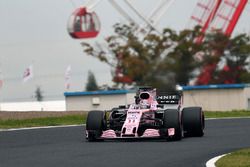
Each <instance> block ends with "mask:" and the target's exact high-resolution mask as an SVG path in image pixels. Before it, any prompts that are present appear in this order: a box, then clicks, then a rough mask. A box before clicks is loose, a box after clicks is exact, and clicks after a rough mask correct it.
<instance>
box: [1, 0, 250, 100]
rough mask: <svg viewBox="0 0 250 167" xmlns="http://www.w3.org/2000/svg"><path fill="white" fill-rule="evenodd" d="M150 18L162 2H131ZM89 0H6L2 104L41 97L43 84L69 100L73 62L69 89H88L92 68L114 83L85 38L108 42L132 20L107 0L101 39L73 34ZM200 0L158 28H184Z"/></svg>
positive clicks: (180, 6)
mask: <svg viewBox="0 0 250 167" xmlns="http://www.w3.org/2000/svg"><path fill="white" fill-rule="evenodd" d="M117 2H118V3H119V4H120V5H121V6H122V7H123V8H124V9H126V11H128V12H129V13H130V14H131V16H133V17H134V18H135V19H136V20H138V22H140V23H143V22H142V20H140V19H139V18H138V17H136V15H135V14H133V13H132V11H130V10H129V9H128V7H126V5H125V4H124V3H123V1H122V0H117ZM131 2H132V3H133V5H134V7H136V8H137V9H138V10H139V11H140V12H141V13H142V14H143V15H145V16H147V15H148V14H149V13H150V11H151V10H152V9H153V7H154V6H155V5H156V4H155V3H156V2H159V0H157V1H156V0H133V1H131ZM85 3H86V0H85V1H84V0H36V1H34V0H25V1H21V0H1V1H0V20H1V27H0V77H1V78H0V79H2V80H3V85H2V87H1V88H0V102H10V101H35V100H36V99H35V98H34V92H35V90H36V88H37V87H40V88H41V90H42V94H43V96H44V100H58V99H64V96H63V93H64V92H65V83H64V80H65V79H64V73H65V70H66V68H67V67H68V66H69V65H70V66H71V87H70V89H69V91H71V92H75V91H84V90H85V84H86V82H87V76H88V75H87V74H88V71H89V70H90V71H92V72H93V73H94V74H95V77H96V80H97V83H98V85H103V84H108V85H110V86H111V85H112V84H113V83H112V81H111V80H112V77H111V69H110V68H109V66H107V65H106V64H103V63H101V62H99V61H98V60H97V59H95V58H93V57H90V56H87V55H86V54H84V52H83V49H82V47H81V45H80V43H81V42H83V41H84V42H90V43H93V42H95V41H98V42H100V43H102V42H103V39H104V38H105V37H107V36H109V35H111V34H112V33H113V28H112V25H114V24H115V23H117V22H122V23H126V22H127V21H126V19H125V18H124V17H122V16H121V15H120V14H119V13H118V12H117V11H116V10H115V9H114V8H113V7H112V6H111V5H110V4H109V2H108V0H102V1H101V2H100V3H99V4H98V6H96V7H95V8H94V9H93V10H94V11H95V12H96V13H97V15H98V16H99V18H100V21H101V32H100V35H99V36H98V38H95V39H91V40H86V39H85V40H76V39H72V38H71V37H70V36H69V35H68V33H67V26H66V25H67V21H68V18H69V16H70V15H71V13H72V12H73V11H74V9H75V8H77V7H80V6H82V5H84V4H85ZM196 3H197V0H175V1H174V3H173V4H172V5H171V7H170V8H169V9H168V10H167V11H166V13H165V15H164V16H163V17H162V19H161V21H160V23H159V25H157V28H158V29H159V30H161V29H162V28H163V27H169V28H172V29H175V30H177V31H178V30H181V29H183V28H185V27H186V26H187V23H188V21H189V18H190V16H191V14H192V13H193V9H194V7H195V5H196ZM249 6H250V5H249V4H248V6H247V8H246V10H245V11H244V13H243V15H242V17H241V18H240V21H239V23H238V25H237V27H236V29H235V33H241V32H249V31H250V24H249V22H248V19H247V18H249V16H250V10H249V9H250V7H249ZM31 64H32V65H33V70H34V77H33V78H32V79H30V80H29V81H27V82H25V83H23V82H22V76H23V73H24V71H25V69H26V68H27V67H28V66H30V65H31Z"/></svg>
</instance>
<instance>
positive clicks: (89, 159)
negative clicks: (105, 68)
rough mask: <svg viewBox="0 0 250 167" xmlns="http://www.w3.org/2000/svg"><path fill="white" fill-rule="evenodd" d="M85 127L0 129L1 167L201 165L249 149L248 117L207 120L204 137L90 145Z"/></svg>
mask: <svg viewBox="0 0 250 167" xmlns="http://www.w3.org/2000/svg"><path fill="white" fill-rule="evenodd" d="M83 131H84V127H82V126H79V127H67V128H53V129H35V130H34V129H33V130H22V131H9V132H6V131H5V132H4V131H3V132H0V167H14V166H18V167H57V166H59V167H97V166H101V167H115V166H119V167H128V166H129V167H140V166H143V167H157V166H159V167H202V166H205V163H206V161H208V160H209V159H210V158H212V157H215V156H217V155H220V154H224V153H228V152H231V151H234V150H236V149H240V148H243V147H250V119H227V120H206V129H205V136H204V137H202V138H184V139H183V140H181V141H178V142H166V141H164V140H154V141H151V140H144V141H105V142H97V143H89V142H86V141H85V139H84V133H83Z"/></svg>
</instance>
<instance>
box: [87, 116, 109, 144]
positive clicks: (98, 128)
mask: <svg viewBox="0 0 250 167" xmlns="http://www.w3.org/2000/svg"><path fill="white" fill-rule="evenodd" d="M104 115H105V114H104V112H103V111H90V112H89V113H88V116H87V121H86V130H87V134H88V135H87V136H86V139H87V140H88V141H98V139H99V138H100V137H101V135H102V131H103V130H104V128H105V119H104Z"/></svg>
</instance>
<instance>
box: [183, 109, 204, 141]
mask: <svg viewBox="0 0 250 167" xmlns="http://www.w3.org/2000/svg"><path fill="white" fill-rule="evenodd" d="M182 122H183V130H184V134H185V136H194V137H202V136H203V135H204V128H205V119H204V113H203V111H202V108H201V107H187V108H184V109H183V110H182Z"/></svg>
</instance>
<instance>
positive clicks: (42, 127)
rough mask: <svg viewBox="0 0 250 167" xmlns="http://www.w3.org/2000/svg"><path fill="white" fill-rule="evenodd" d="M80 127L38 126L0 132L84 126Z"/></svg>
mask: <svg viewBox="0 0 250 167" xmlns="http://www.w3.org/2000/svg"><path fill="white" fill-rule="evenodd" d="M84 125H85V124H82V125H60V126H40V127H30V128H17V129H0V132H1V131H2V132H6V131H7V132H8V131H18V130H32V129H50V128H67V127H77V126H84Z"/></svg>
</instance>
